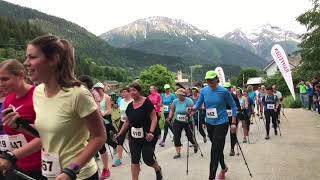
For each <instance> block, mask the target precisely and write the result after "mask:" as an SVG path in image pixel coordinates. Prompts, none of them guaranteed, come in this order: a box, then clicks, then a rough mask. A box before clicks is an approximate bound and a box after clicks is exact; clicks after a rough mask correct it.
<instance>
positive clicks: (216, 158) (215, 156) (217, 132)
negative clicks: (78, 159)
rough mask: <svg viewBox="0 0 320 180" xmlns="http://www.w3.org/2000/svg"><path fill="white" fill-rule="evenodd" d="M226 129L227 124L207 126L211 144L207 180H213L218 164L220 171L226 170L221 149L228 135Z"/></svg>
mask: <svg viewBox="0 0 320 180" xmlns="http://www.w3.org/2000/svg"><path fill="white" fill-rule="evenodd" d="M228 128H229V124H228V123H225V124H221V125H210V124H207V130H208V136H209V138H210V141H211V143H212V145H211V160H210V174H209V179H215V177H216V172H217V169H218V165H219V163H220V165H221V168H222V169H225V168H226V165H225V162H224V155H223V149H224V145H225V140H226V136H227V133H228Z"/></svg>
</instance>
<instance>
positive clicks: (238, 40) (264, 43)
mask: <svg viewBox="0 0 320 180" xmlns="http://www.w3.org/2000/svg"><path fill="white" fill-rule="evenodd" d="M222 38H223V39H225V40H228V41H230V42H232V43H235V44H238V45H240V46H242V47H244V48H246V49H248V50H250V51H251V52H254V53H255V54H257V55H259V56H260V57H263V58H264V59H266V60H267V61H270V60H271V55H270V49H271V47H272V46H273V45H274V44H276V43H279V44H280V45H282V46H283V48H284V49H285V51H286V52H287V53H289V54H290V53H293V52H295V51H297V50H298V46H297V45H298V44H299V43H300V42H301V39H300V36H299V34H297V33H294V32H292V31H289V30H285V29H283V28H280V27H277V26H272V25H271V24H265V25H262V26H259V27H257V28H255V29H251V30H243V29H240V28H237V29H235V30H234V31H232V32H229V33H226V34H225V35H224V36H223V37H222Z"/></svg>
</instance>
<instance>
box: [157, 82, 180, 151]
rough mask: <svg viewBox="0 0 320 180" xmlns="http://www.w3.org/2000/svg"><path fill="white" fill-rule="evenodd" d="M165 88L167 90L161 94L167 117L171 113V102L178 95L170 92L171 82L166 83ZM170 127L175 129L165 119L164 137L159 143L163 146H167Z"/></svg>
mask: <svg viewBox="0 0 320 180" xmlns="http://www.w3.org/2000/svg"><path fill="white" fill-rule="evenodd" d="M164 90H165V93H164V94H162V95H161V98H162V103H163V114H164V118H165V119H167V118H168V116H169V113H170V109H171V108H170V107H171V104H172V102H173V100H175V99H176V98H177V97H176V96H175V95H174V94H172V93H171V92H170V85H169V84H166V85H164ZM168 129H170V131H171V132H172V133H173V129H172V126H171V124H169V122H168V121H165V124H164V133H163V139H162V141H161V142H160V143H159V145H160V146H161V147H164V146H165V142H166V138H167V135H168Z"/></svg>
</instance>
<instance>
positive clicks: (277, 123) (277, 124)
mask: <svg viewBox="0 0 320 180" xmlns="http://www.w3.org/2000/svg"><path fill="white" fill-rule="evenodd" d="M276 126H277V127H278V128H279V134H280V136H281V128H280V125H279V122H278V118H276Z"/></svg>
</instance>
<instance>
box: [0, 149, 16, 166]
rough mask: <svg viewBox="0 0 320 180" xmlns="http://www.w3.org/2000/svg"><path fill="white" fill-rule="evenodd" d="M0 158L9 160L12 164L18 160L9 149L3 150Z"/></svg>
mask: <svg viewBox="0 0 320 180" xmlns="http://www.w3.org/2000/svg"><path fill="white" fill-rule="evenodd" d="M0 158H2V159H6V160H8V161H10V162H11V163H12V164H13V165H15V164H16V162H17V160H18V159H17V157H16V156H15V155H14V154H13V153H12V152H10V151H6V152H3V153H2V154H1V155H0Z"/></svg>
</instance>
